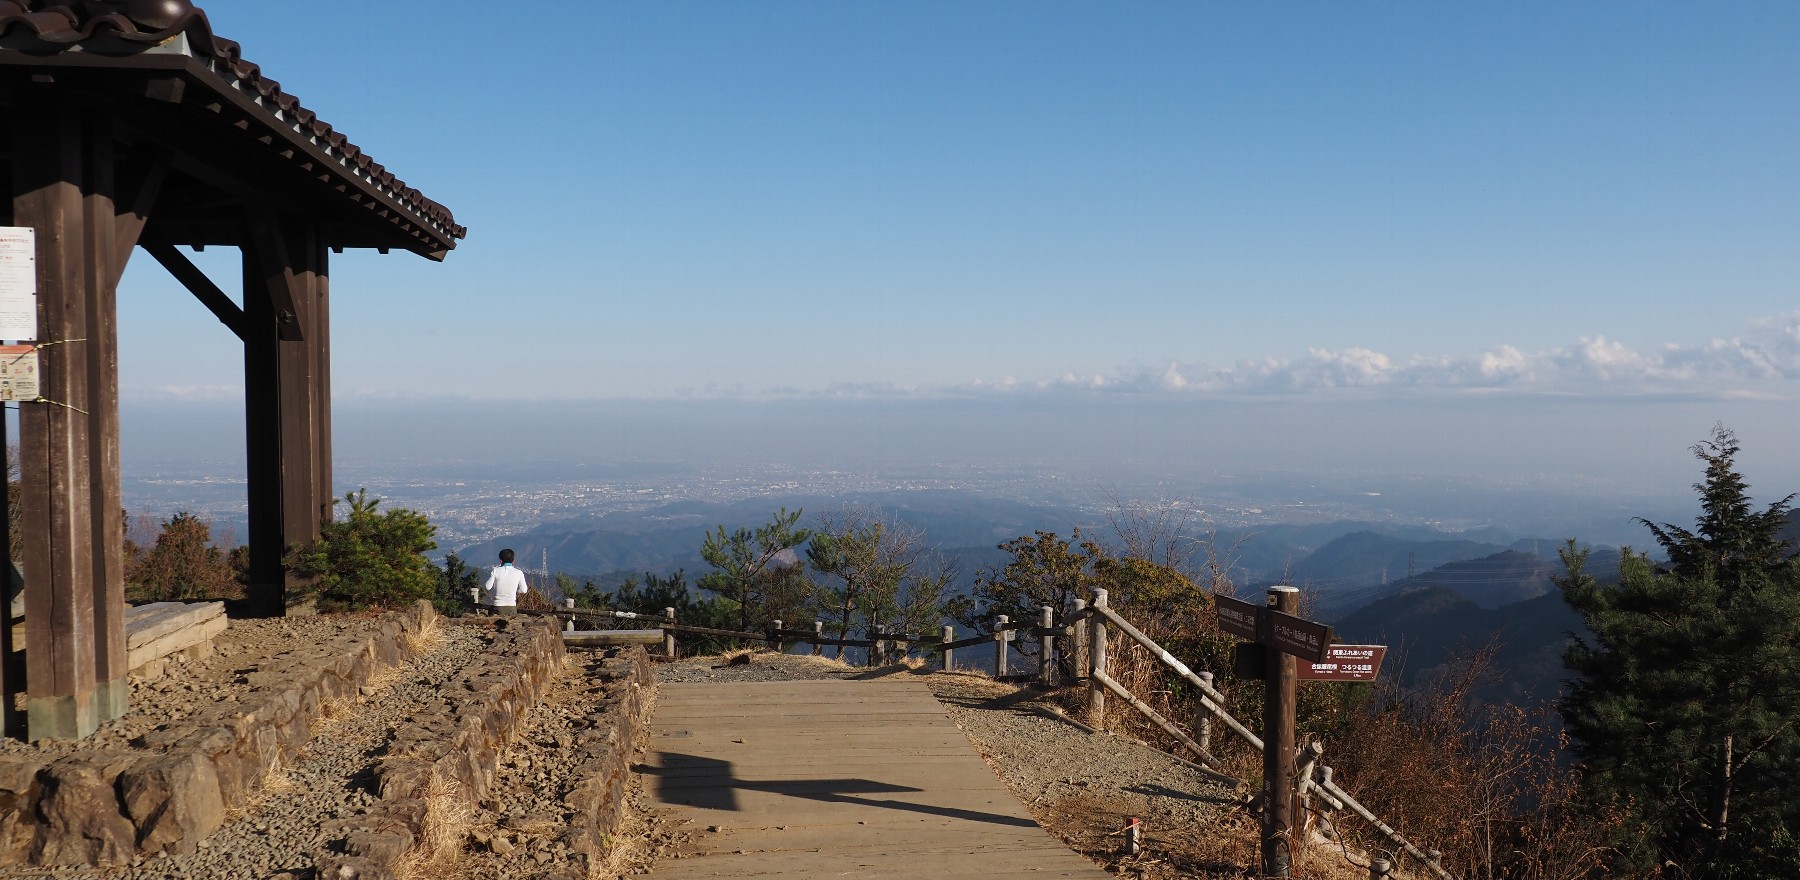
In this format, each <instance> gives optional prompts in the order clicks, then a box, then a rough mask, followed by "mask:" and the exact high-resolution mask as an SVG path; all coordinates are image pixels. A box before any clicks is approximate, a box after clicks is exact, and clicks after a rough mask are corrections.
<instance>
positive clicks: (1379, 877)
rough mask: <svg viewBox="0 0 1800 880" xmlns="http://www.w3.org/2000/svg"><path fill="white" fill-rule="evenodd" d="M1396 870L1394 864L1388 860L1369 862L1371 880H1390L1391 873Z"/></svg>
mask: <svg viewBox="0 0 1800 880" xmlns="http://www.w3.org/2000/svg"><path fill="white" fill-rule="evenodd" d="M1392 870H1394V866H1393V863H1391V862H1389V861H1388V860H1387V859H1370V860H1369V880H1388V876H1389V872H1390V871H1392Z"/></svg>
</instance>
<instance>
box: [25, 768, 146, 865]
mask: <svg viewBox="0 0 1800 880" xmlns="http://www.w3.org/2000/svg"><path fill="white" fill-rule="evenodd" d="M109 770H110V771H111V772H110V773H109V772H108V771H109ZM39 778H40V780H41V781H42V783H43V796H42V798H41V799H40V800H39V801H38V813H39V815H40V816H42V817H43V820H44V821H43V825H41V826H40V827H39V832H38V837H37V840H35V841H34V842H33V846H32V848H31V852H30V854H29V859H30V861H31V863H32V864H35V865H83V864H86V865H123V864H125V863H127V862H129V861H130V860H131V856H132V854H133V853H134V852H135V851H136V849H137V841H136V839H135V835H134V834H133V828H132V826H131V820H130V819H127V818H125V817H124V816H123V815H121V814H120V813H119V800H118V796H117V795H115V794H114V793H113V792H114V789H113V785H114V783H115V781H116V780H117V778H118V768H117V767H116V766H115V767H109V766H107V765H105V764H102V763H99V762H95V761H91V760H88V759H87V757H86V756H81V757H69V758H64V759H62V760H59V761H56V762H55V763H52V764H51V765H50V766H48V767H46V768H44V770H43V772H42V773H41V774H40V775H39Z"/></svg>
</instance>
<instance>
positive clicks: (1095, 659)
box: [1088, 590, 1106, 730]
mask: <svg viewBox="0 0 1800 880" xmlns="http://www.w3.org/2000/svg"><path fill="white" fill-rule="evenodd" d="M1094 607H1095V608H1105V607H1106V591H1105V590H1095V591H1094ZM1088 651H1089V654H1088V656H1089V657H1091V658H1092V660H1091V661H1090V662H1089V664H1088V666H1089V669H1090V671H1089V672H1088V724H1090V725H1092V726H1093V727H1094V728H1095V729H1096V730H1105V729H1106V686H1105V685H1103V684H1101V683H1100V676H1102V675H1105V674H1106V617H1105V616H1104V615H1100V614H1096V615H1094V619H1093V626H1092V631H1091V632H1089V633H1088Z"/></svg>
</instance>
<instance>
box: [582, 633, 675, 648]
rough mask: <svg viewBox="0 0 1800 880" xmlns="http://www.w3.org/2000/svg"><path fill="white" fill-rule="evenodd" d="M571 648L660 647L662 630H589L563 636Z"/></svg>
mask: <svg viewBox="0 0 1800 880" xmlns="http://www.w3.org/2000/svg"><path fill="white" fill-rule="evenodd" d="M562 637H563V645H564V646H565V647H569V648H610V647H613V646H614V645H660V644H662V640H663V633H662V630H660V629H589V630H576V631H575V632H566V633H563V634H562Z"/></svg>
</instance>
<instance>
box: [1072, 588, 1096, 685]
mask: <svg viewBox="0 0 1800 880" xmlns="http://www.w3.org/2000/svg"><path fill="white" fill-rule="evenodd" d="M1086 610H1087V600H1086V599H1076V600H1075V613H1074V614H1072V615H1070V616H1071V617H1079V616H1081V612H1083V611H1086ZM1069 653H1070V654H1071V655H1073V659H1074V661H1075V678H1076V680H1077V681H1086V680H1087V679H1088V670H1089V669H1092V668H1093V666H1092V665H1090V661H1091V660H1092V659H1093V658H1091V657H1089V656H1088V622H1087V621H1085V620H1077V621H1075V644H1074V650H1072V651H1070V652H1069Z"/></svg>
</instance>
